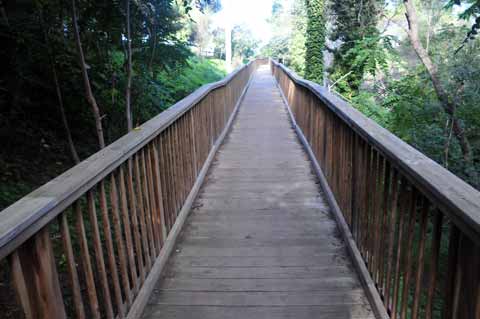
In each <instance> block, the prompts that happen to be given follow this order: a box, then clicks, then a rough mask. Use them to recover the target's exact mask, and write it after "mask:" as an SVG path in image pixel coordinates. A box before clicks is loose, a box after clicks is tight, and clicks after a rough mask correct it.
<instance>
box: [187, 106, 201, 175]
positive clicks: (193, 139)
mask: <svg viewBox="0 0 480 319" xmlns="http://www.w3.org/2000/svg"><path fill="white" fill-rule="evenodd" d="M197 109H198V104H197V105H196V106H194V107H193V108H192V109H191V110H190V112H188V117H189V118H190V132H191V133H190V136H191V139H190V141H191V144H190V145H191V148H192V166H193V175H194V180H195V179H196V178H197V176H198V171H199V169H198V159H197V131H196V129H195V121H196V119H197V118H196V117H194V114H195V115H196V112H195V111H196V110H197Z"/></svg>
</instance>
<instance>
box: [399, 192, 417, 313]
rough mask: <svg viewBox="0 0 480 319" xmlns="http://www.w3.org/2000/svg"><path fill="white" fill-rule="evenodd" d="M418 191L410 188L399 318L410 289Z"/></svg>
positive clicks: (405, 307)
mask: <svg viewBox="0 0 480 319" xmlns="http://www.w3.org/2000/svg"><path fill="white" fill-rule="evenodd" d="M417 195H418V191H417V190H416V189H414V188H413V189H412V201H411V206H410V209H409V211H408V218H409V219H410V220H409V224H408V239H407V248H406V250H405V255H406V262H405V264H404V270H403V274H404V278H403V287H402V288H403V291H402V308H401V312H400V314H401V316H400V318H407V309H408V292H409V289H410V276H411V271H412V259H413V258H412V257H413V252H414V249H413V238H414V237H415V222H416V215H417V198H418V196H417Z"/></svg>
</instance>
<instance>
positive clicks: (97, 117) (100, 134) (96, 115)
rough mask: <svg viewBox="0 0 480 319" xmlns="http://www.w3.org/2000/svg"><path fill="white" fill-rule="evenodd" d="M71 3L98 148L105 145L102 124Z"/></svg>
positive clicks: (75, 9)
mask: <svg viewBox="0 0 480 319" xmlns="http://www.w3.org/2000/svg"><path fill="white" fill-rule="evenodd" d="M71 4H72V8H71V10H72V24H73V34H74V37H75V44H76V46H77V54H78V62H79V64H80V69H81V70H82V78H83V85H84V87H85V95H86V98H87V101H88V103H89V104H90V106H91V107H92V113H93V117H94V119H95V127H96V130H97V138H98V145H99V146H100V148H104V147H105V138H104V136H103V125H102V117H101V116H100V109H99V108H98V104H97V100H96V99H95V96H94V95H93V91H92V86H91V84H90V78H89V76H88V72H87V63H86V62H85V55H84V53H83V47H82V40H81V39H80V30H79V28H78V18H77V5H76V3H75V0H72V1H71Z"/></svg>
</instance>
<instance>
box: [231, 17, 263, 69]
mask: <svg viewBox="0 0 480 319" xmlns="http://www.w3.org/2000/svg"><path fill="white" fill-rule="evenodd" d="M258 43H259V41H258V39H257V38H255V36H254V35H253V32H252V30H250V29H248V28H247V27H246V26H244V25H236V26H234V27H233V29H232V55H233V57H234V59H236V60H237V63H247V62H248V61H249V60H250V59H252V58H253V57H254V56H255V53H256V50H257V48H258Z"/></svg>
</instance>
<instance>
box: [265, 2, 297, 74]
mask: <svg viewBox="0 0 480 319" xmlns="http://www.w3.org/2000/svg"><path fill="white" fill-rule="evenodd" d="M283 3H284V1H281V0H276V1H275V2H274V4H273V6H272V17H271V18H270V19H269V21H270V24H271V25H272V31H273V36H272V38H271V39H270V41H269V42H268V43H267V44H266V45H265V46H264V47H262V48H261V55H262V56H268V57H272V58H274V59H277V60H279V61H281V62H282V63H284V64H285V65H287V66H289V67H290V68H292V69H293V70H295V72H297V73H298V74H299V75H301V76H303V74H304V72H305V36H306V32H307V16H306V15H307V13H306V7H305V0H294V1H293V2H292V4H291V7H290V8H285V6H284V4H283Z"/></svg>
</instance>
